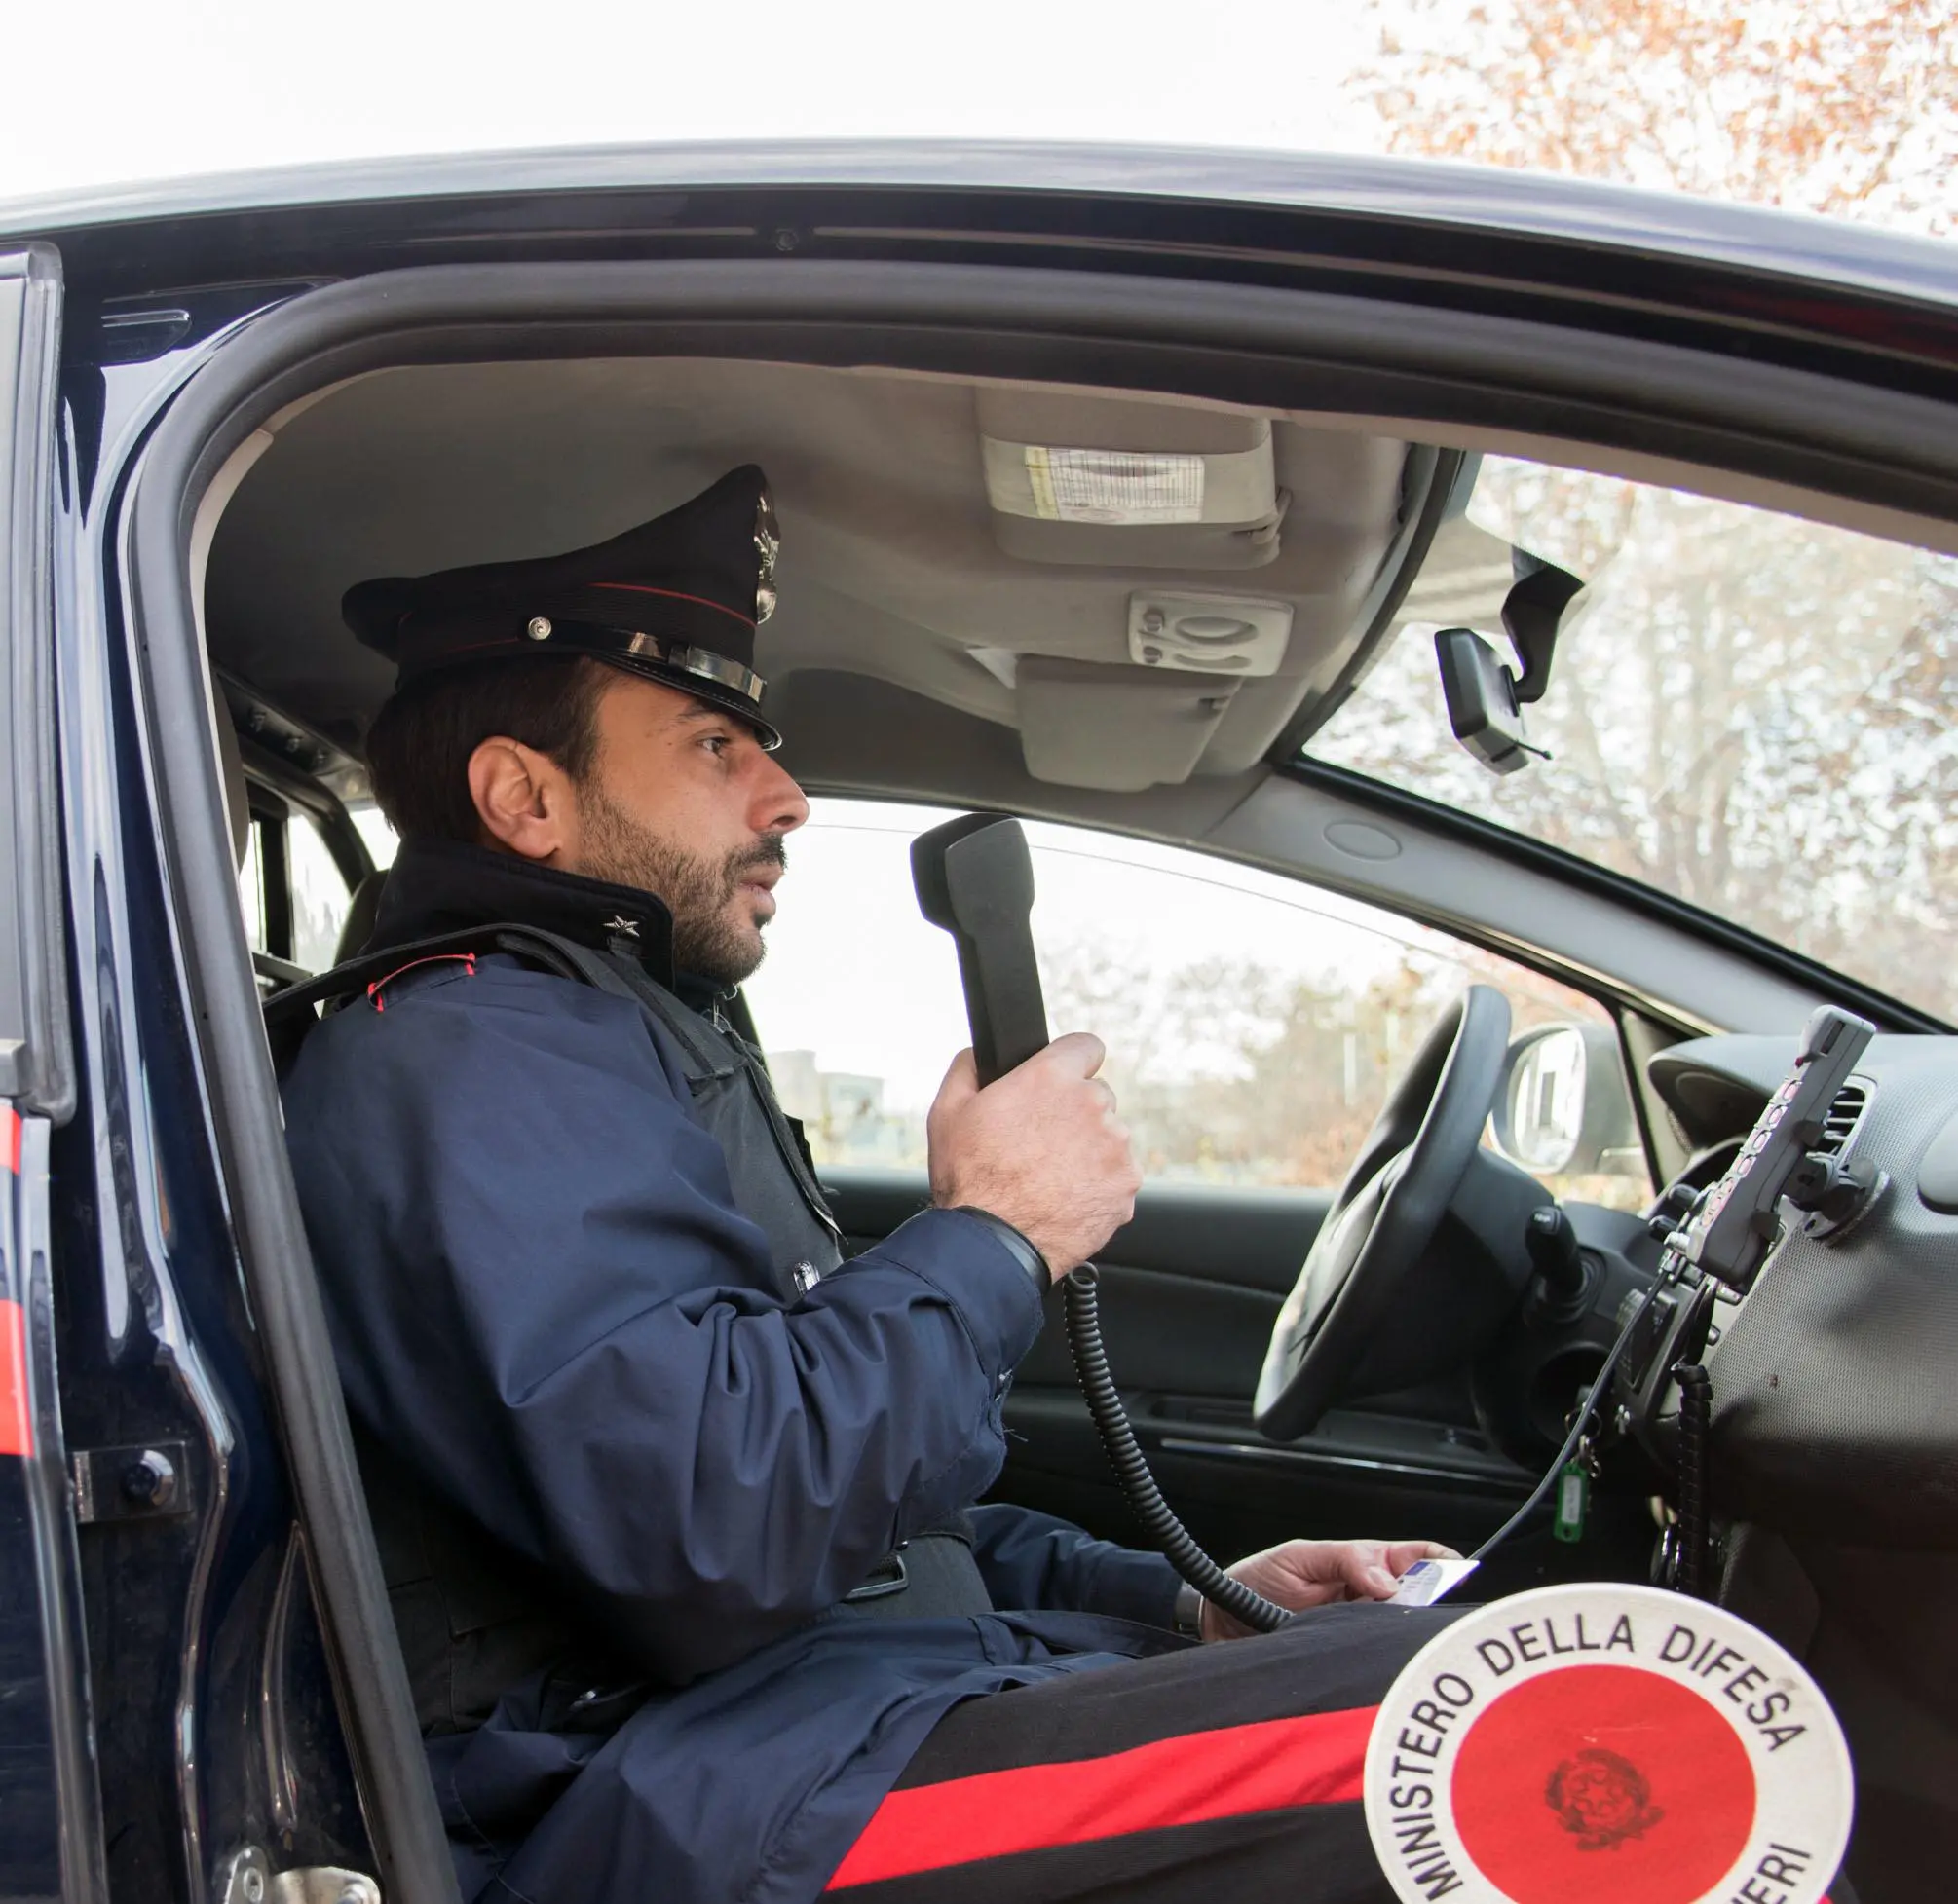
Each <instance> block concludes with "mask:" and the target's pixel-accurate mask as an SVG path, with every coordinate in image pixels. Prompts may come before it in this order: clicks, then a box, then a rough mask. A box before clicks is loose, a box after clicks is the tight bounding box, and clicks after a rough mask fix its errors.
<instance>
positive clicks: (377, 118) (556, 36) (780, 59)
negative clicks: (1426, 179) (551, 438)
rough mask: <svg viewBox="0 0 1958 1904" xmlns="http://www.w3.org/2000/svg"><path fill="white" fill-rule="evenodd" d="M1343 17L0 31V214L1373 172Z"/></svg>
mask: <svg viewBox="0 0 1958 1904" xmlns="http://www.w3.org/2000/svg"><path fill="white" fill-rule="evenodd" d="M1373 33H1374V28H1373V27H1372V26H1371V25H1369V23H1368V21H1367V19H1366V18H1365V17H1364V16H1363V14H1362V11H1361V9H1360V8H1359V7H1358V6H1357V5H1355V4H1352V3H1351V0H1346V4H1338V3H1337V0H1239V4H1238V5H1236V6H1233V7H1229V8H1218V7H1212V6H1206V5H1195V4H1175V0H1131V4H1127V5H1111V4H1106V0H980V4H978V5H975V6H967V7H957V8H943V7H927V6H921V5H919V4H918V0H903V3H902V4H898V3H897V0H820V4H810V0H799V4H796V5H784V4H781V0H736V3H735V4H733V5H726V4H722V5H709V4H697V5H692V6H675V5H673V4H671V0H666V4H658V3H657V0H656V4H652V5H648V4H646V0H543V3H540V0H529V3H528V4H523V5H512V4H509V0H478V3H477V4H472V5H468V6H463V5H453V4H441V0H331V4H328V5H325V6H318V7H282V6H268V5H266V4H265V0H254V3H253V4H242V3H241V0H181V3H180V4H178V5H175V6H169V7H163V6H158V5H157V4H155V0H139V3H138V0H94V4H92V5H89V6H85V7H84V6H65V7H63V6H56V5H53V4H50V0H17V4H15V5H14V6H12V7H10V8H8V9H7V10H6V24H5V28H4V34H5V38H4V45H5V48H6V56H7V57H6V63H7V67H8V70H9V72H10V74H11V75H12V77H13V80H14V84H13V85H12V86H10V87H9V89H8V92H9V97H8V104H7V110H6V112H5V113H4V114H0V199H7V198H17V197H24V196H27V195H30V194H37V193H41V192H46V191H53V190H57V189H60V188H62V187H69V186H78V185H89V184H104V183H110V182H114V181H121V180H128V179H140V178H159V177H165V176H171V175H177V174H183V173H190V172H200V171H212V170H231V169H236V168H246V167H257V166H269V165H284V164H293V163H300V162H307V161H317V160H325V159H344V158H373V157H378V156H383V155H388V154H396V153H410V152H445V151H481V150H494V149H499V148H504V147H513V146H540V145H584V144H608V143H639V142H646V141H655V140H682V139H717V138H796V137H817V136H820V137H836V136H844V137H858V138H874V137H914V138H916V137H999V138H1035V139H1091V140H1111V141H1118V142H1122V143H1129V144H1153V145H1178V144H1200V145H1258V146H1271V147H1282V148H1287V149H1292V150H1374V149H1377V148H1378V146H1379V144H1380V138H1379V131H1378V126H1377V122H1376V121H1375V120H1374V115H1373V113H1372V111H1371V110H1370V109H1369V108H1367V107H1365V106H1363V105H1359V104H1356V103H1355V102H1353V101H1352V100H1351V99H1349V98H1348V97H1346V96H1345V95H1344V94H1343V93H1342V91H1341V81H1342V80H1343V79H1344V77H1345V76H1346V75H1347V74H1348V73H1349V72H1350V71H1351V70H1352V69H1353V67H1354V66H1355V65H1356V64H1358V63H1359V62H1361V61H1362V60H1363V59H1364V58H1365V57H1366V56H1367V55H1368V54H1369V53H1370V52H1371V51H1372V45H1373Z"/></svg>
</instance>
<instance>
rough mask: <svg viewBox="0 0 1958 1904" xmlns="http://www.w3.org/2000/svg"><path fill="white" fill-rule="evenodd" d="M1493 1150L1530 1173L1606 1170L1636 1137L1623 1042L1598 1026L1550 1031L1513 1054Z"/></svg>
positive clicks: (1531, 1035) (1534, 1035) (1528, 1038)
mask: <svg viewBox="0 0 1958 1904" xmlns="http://www.w3.org/2000/svg"><path fill="white" fill-rule="evenodd" d="M1494 1121H1495V1143H1496V1148H1497V1149H1498V1150H1500V1151H1501V1152H1502V1154H1503V1155H1504V1156H1505V1157H1507V1158H1508V1159H1509V1160H1510V1162H1511V1163H1513V1164H1520V1165H1522V1166H1523V1168H1524V1169H1525V1170H1526V1171H1532V1172H1537V1173H1546V1174H1550V1175H1558V1174H1569V1175H1572V1176H1587V1175H1590V1174H1592V1173H1594V1172H1598V1171H1609V1170H1610V1169H1611V1164H1610V1162H1609V1161H1608V1159H1609V1157H1610V1153H1611V1152H1613V1151H1626V1150H1636V1149H1637V1148H1638V1129H1637V1127H1636V1126H1635V1124H1634V1122H1633V1118H1632V1102H1631V1100H1630V1098H1629V1097H1628V1096H1627V1095H1626V1091H1625V1073H1624V1069H1623V1065H1622V1063H1621V1060H1620V1057H1619V1051H1618V1040H1617V1038H1616V1037H1615V1036H1614V1035H1613V1034H1612V1033H1611V1032H1610V1031H1609V1030H1607V1029H1606V1028H1605V1027H1602V1026H1597V1025H1546V1026H1542V1027H1539V1028H1538V1029H1536V1030H1534V1031H1525V1033H1524V1035H1523V1036H1522V1037H1520V1038H1518V1039H1517V1040H1516V1042H1515V1043H1514V1044H1512V1045H1511V1046H1510V1048H1509V1057H1508V1059H1507V1060H1506V1061H1505V1063H1504V1065H1503V1076H1502V1084H1501V1086H1500V1087H1499V1088H1498V1090H1497V1092H1496V1099H1495V1111H1494Z"/></svg>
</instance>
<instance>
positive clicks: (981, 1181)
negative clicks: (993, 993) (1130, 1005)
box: [924, 1031, 1142, 1277]
mask: <svg viewBox="0 0 1958 1904" xmlns="http://www.w3.org/2000/svg"><path fill="white" fill-rule="evenodd" d="M1104 1056H1106V1054H1105V1053H1104V1051H1103V1049H1102V1041H1101V1039H1099V1038H1096V1037H1091V1036H1089V1035H1088V1033H1086V1032H1085V1031H1074V1032H1070V1033H1069V1034H1068V1035H1067V1036H1066V1037H1062V1038H1056V1039H1055V1040H1054V1042H1053V1043H1052V1044H1050V1045H1048V1046H1047V1047H1046V1049H1045V1050H1044V1051H1037V1052H1035V1054H1034V1056H1033V1057H1031V1058H1030V1059H1028V1060H1027V1062H1026V1063H1025V1064H1022V1065H1021V1066H1020V1067H1019V1068H1018V1069H1017V1070H1013V1071H1008V1072H1007V1073H1006V1075H1005V1076H1004V1077H1002V1078H1000V1079H998V1081H997V1082H995V1083H993V1084H989V1085H988V1086H987V1087H986V1088H985V1090H983V1091H982V1090H980V1089H979V1075H978V1072H977V1071H976V1070H974V1068H973V1064H972V1054H971V1053H970V1052H969V1051H961V1052H960V1054H959V1056H958V1057H957V1058H955V1059H954V1060H953V1061H952V1068H951V1069H950V1070H949V1071H947V1072H946V1074H945V1082H944V1083H943V1084H942V1085H940V1086H939V1088H938V1100H937V1101H936V1102H935V1103H934V1104H933V1105H932V1106H931V1115H930V1117H929V1118H928V1119H927V1120H926V1122H925V1127H924V1128H925V1138H926V1142H927V1144H928V1145H929V1148H930V1154H931V1200H932V1202H933V1203H935V1204H938V1205H939V1206H940V1207H941V1208H946V1209H950V1208H953V1207H955V1206H957V1205H960V1204H970V1205H972V1206H974V1207H975V1208H977V1209H979V1210H988V1211H991V1212H992V1213H993V1214H994V1215H995V1216H998V1217H1001V1218H1003V1219H1004V1220H1005V1221H1006V1222H1008V1223H1011V1224H1012V1225H1013V1227H1014V1228H1015V1229H1016V1230H1018V1231H1019V1232H1020V1233H1021V1234H1022V1235H1023V1236H1025V1237H1026V1238H1027V1239H1028V1240H1029V1241H1030V1242H1031V1243H1032V1244H1033V1245H1034V1247H1035V1249H1036V1250H1038V1251H1039V1252H1040V1253H1041V1255H1043V1256H1045V1257H1046V1259H1047V1267H1048V1268H1049V1269H1051V1270H1052V1271H1053V1273H1054V1274H1055V1276H1057V1277H1059V1276H1062V1275H1065V1274H1066V1273H1067V1272H1068V1271H1069V1270H1071V1269H1073V1267H1074V1265H1075V1264H1076V1263H1079V1262H1084V1261H1086V1260H1087V1258H1088V1257H1089V1256H1091V1255H1093V1254H1094V1252H1095V1251H1097V1250H1099V1249H1100V1248H1101V1247H1102V1245H1103V1244H1105V1243H1106V1242H1107V1241H1108V1240H1109V1238H1110V1237H1111V1236H1112V1235H1114V1233H1115V1231H1116V1230H1118V1229H1119V1228H1120V1227H1121V1226H1122V1224H1124V1223H1126V1222H1127V1221H1128V1220H1129V1218H1130V1217H1131V1216H1132V1215H1134V1214H1135V1207H1136V1191H1137V1190H1138V1189H1140V1188H1141V1187H1142V1173H1141V1172H1140V1171H1139V1170H1137V1168H1136V1160H1135V1154H1134V1152H1133V1151H1131V1150H1130V1148H1129V1134H1128V1131H1127V1128H1126V1127H1125V1126H1124V1125H1123V1124H1122V1122H1121V1120H1120V1119H1119V1118H1118V1117H1116V1115H1115V1094H1114V1093H1113V1092H1112V1091H1111V1090H1110V1089H1109V1087H1108V1086H1107V1085H1106V1084H1104V1083H1103V1082H1102V1080H1101V1079H1100V1078H1098V1077H1097V1076H1096V1075H1095V1073H1096V1072H1097V1071H1099V1070H1100V1069H1101V1067H1102V1059H1103V1058H1104Z"/></svg>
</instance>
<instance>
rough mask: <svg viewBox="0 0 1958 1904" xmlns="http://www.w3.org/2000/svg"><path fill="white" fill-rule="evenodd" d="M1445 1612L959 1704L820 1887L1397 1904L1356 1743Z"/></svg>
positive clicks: (1372, 1620) (909, 1895)
mask: <svg viewBox="0 0 1958 1904" xmlns="http://www.w3.org/2000/svg"><path fill="white" fill-rule="evenodd" d="M1456 1617H1457V1611H1456V1610H1455V1609H1451V1608H1445V1607H1432V1608H1418V1609H1416V1608H1410V1607H1392V1606H1374V1605H1354V1606H1337V1607H1327V1608H1324V1609H1322V1610H1321V1611H1319V1612H1316V1613H1314V1614H1311V1615H1309V1616H1308V1617H1307V1618H1306V1619H1304V1620H1302V1621H1299V1623H1297V1624H1294V1625H1292V1626H1290V1627H1287V1628H1285V1629H1284V1630H1283V1631H1280V1632H1277V1633H1271V1634H1267V1635H1264V1636H1262V1637H1260V1638H1255V1639H1241V1640H1233V1641H1231V1642H1229V1643H1228V1644H1225V1645H1217V1646H1200V1647H1190V1648H1188V1649H1186V1650H1184V1651H1181V1652H1176V1653H1168V1654H1162V1655H1158V1656H1157V1657H1155V1658H1153V1659H1148V1660H1139V1661H1130V1662H1126V1663H1124V1664H1121V1665H1115V1666H1109V1667H1107V1668H1105V1669H1102V1670H1098V1671H1092V1672H1081V1673H1071V1674H1068V1675H1066V1676H1065V1677H1062V1678H1057V1679H1050V1680H1046V1681H1043V1682H1041V1683H1040V1684H1038V1685H1035V1686H1028V1687H1022V1688H1020V1689H1019V1690H1017V1691H1013V1692H1006V1693H996V1694H993V1695H992V1696H990V1697H989V1698H986V1699H970V1700H967V1701H966V1702H965V1703H964V1704H962V1705H959V1706H955V1707H954V1708H953V1709H952V1711H951V1712H949V1713H947V1714H946V1716H945V1717H944V1718H943V1719H941V1720H940V1721H939V1722H938V1725H937V1726H936V1727H935V1728H934V1729H933V1731H932V1732H931V1734H930V1735H929V1736H928V1737H927V1738H926V1739H925V1741H924V1743H923V1746H922V1747H920V1749H919V1750H918V1752H917V1753H916V1754H915V1755H914V1756H913V1758H912V1760H911V1763H910V1764H909V1766H907V1767H906V1769H905V1772H904V1774H903V1776H902V1777H901V1778H900V1779H899V1780H898V1782H897V1785H896V1788H895V1789H894V1790H893V1791H891V1793H890V1794H889V1796H888V1797H886V1798H885V1801H884V1803H883V1805H882V1806H881V1807H880V1808H879V1810H878V1811H877V1813H876V1815H875V1816H874V1817H873V1818H872V1819H871V1821H870V1823H869V1825H868V1826H867V1827H866V1828H865V1830H864V1832H863V1835H862V1837H861V1838H859V1839H858V1840H857V1842H856V1844H855V1846H854V1847H853V1848H851V1850H850V1852H849V1854H848V1856H847V1857H846V1858H845V1859H844V1861H843V1863H842V1865H841V1866H840V1867H839V1868H838V1870H837V1873H836V1875H835V1877H834V1878H833V1879H832V1880H831V1881H830V1885H829V1894H832V1895H834V1896H835V1898H836V1899H837V1904H914V1900H915V1901H916V1904H924V1900H927V1899H929V1900H931V1901H932V1904H1000V1900H1007V1899H1010V1900H1013V1904H1062V1900H1070V1901H1072V1900H1074V1899H1089V1898H1094V1899H1108V1900H1110V1904H1114V1901H1115V1900H1120V1901H1121V1904H1157V1901H1158V1900H1160V1901H1161V1904H1169V1901H1170V1900H1175V1904H1191V1900H1192V1899H1196V1898H1204V1897H1228V1898H1230V1899H1231V1900H1232V1904H1262V1900H1264V1899H1267V1898H1269V1899H1272V1900H1279V1899H1282V1900H1284V1904H1391V1900H1392V1898H1393V1891H1392V1890H1391V1888H1390V1887H1389V1886H1388V1884H1387V1881H1386V1879H1385V1878H1384V1877H1382V1876H1381V1874H1380V1868H1379V1864H1378V1862H1377V1861H1376V1860H1375V1858H1374V1851H1373V1847H1372V1845H1371V1843H1370V1842H1369V1840H1368V1836H1367V1825H1366V1820H1365V1818H1364V1816H1363V1815H1362V1812H1361V1805H1360V1791H1361V1773H1362V1768H1363V1766H1364V1762H1365V1758H1366V1750H1367V1735H1368V1730H1369V1728H1370V1727H1371V1726H1372V1724H1373V1719H1374V1708H1375V1707H1376V1706H1377V1705H1378V1703H1379V1700H1380V1699H1381V1697H1382V1696H1383V1695H1384V1694H1385V1692H1386V1690H1387V1688H1388V1687H1389V1686H1390V1685H1391V1684H1392V1683H1393V1680H1394V1677H1395V1675H1396V1674H1397V1673H1398V1672H1399V1671H1400V1669H1401V1667H1402V1666H1403V1665H1405V1664H1406V1663H1407V1661H1408V1660H1409V1659H1410V1658H1412V1655H1413V1654H1414V1653H1415V1652H1416V1651H1417V1650H1418V1649H1419V1648H1420V1647H1421V1646H1422V1645H1423V1644H1425V1643H1426V1641H1427V1640H1428V1639H1430V1638H1431V1637H1432V1636H1433V1635H1434V1634H1435V1633H1436V1632H1438V1631H1439V1630H1440V1629H1441V1628H1442V1627H1443V1626H1444V1625H1446V1624H1448V1623H1449V1622H1450V1620H1452V1619H1454V1618H1456Z"/></svg>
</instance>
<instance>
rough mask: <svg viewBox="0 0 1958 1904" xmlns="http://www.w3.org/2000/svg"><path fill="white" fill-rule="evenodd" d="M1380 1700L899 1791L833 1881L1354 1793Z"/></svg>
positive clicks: (1336, 1799)
mask: <svg viewBox="0 0 1958 1904" xmlns="http://www.w3.org/2000/svg"><path fill="white" fill-rule="evenodd" d="M1378 1709H1379V1708H1378V1707H1377V1706H1371V1705H1370V1706H1365V1707H1362V1708H1356V1709H1354V1710H1352V1711H1347V1712H1313V1713H1307V1714H1305V1715H1304V1716H1303V1717H1300V1718H1296V1719H1266V1720H1262V1721H1261V1722H1260V1723H1259V1724H1257V1725H1252V1726H1226V1727H1223V1728H1221V1729H1219V1730H1218V1731H1216V1732H1201V1733H1186V1734H1184V1735H1182V1736H1180V1737H1176V1738H1165V1739H1159V1740H1157V1741H1156V1742H1155V1743H1154V1744H1152V1745H1138V1746H1136V1747H1135V1748H1134V1749H1133V1750H1131V1751H1127V1752H1114V1753H1111V1754H1110V1755H1109V1756H1108V1757H1107V1758H1105V1759H1076V1760H1073V1761H1069V1762H1064V1763H1062V1764H1059V1765H1029V1766H1015V1767H1013V1768H1011V1769H1010V1770H1008V1771H1005V1772H982V1773H975V1774H974V1775H973V1776H972V1777H970V1778H948V1779H946V1780H944V1781H943V1782H942V1783H940V1784H936V1785H914V1786H912V1787H911V1788H910V1789H909V1790H906V1791H899V1792H892V1793H890V1795H889V1796H888V1797H887V1798H885V1801H884V1803H883V1804H882V1805H880V1806H879V1807H878V1809H877V1813H876V1815H875V1816H874V1817H873V1818H872V1819H871V1821H870V1823H869V1824H868V1825H866V1826H865V1827H864V1831H863V1836H862V1837H861V1838H859V1839H858V1840H857V1841H856V1843H855V1844H854V1845H853V1846H852V1847H851V1848H850V1851H849V1855H848V1856H847V1857H846V1858H845V1859H844V1861H843V1863H842V1864H840V1865H839V1866H838V1867H837V1873H836V1876H835V1877H834V1878H832V1879H831V1880H830V1882H829V1888H830V1889H831V1890H842V1889H845V1888H847V1886H849V1885H869V1884H876V1883H877V1882H879V1881H880V1880H881V1879H885V1878H903V1877H908V1876H910V1875H911V1874H912V1873H913V1872H917V1871H937V1870H942V1869H943V1868H944V1867H946V1866H948V1865H954V1864H970V1863H972V1862H973V1861H974V1860H975V1859H978V1858H989V1857H1007V1856H1010V1855H1011V1854H1012V1853H1014V1852H1016V1851H1039V1850H1045V1849H1047V1848H1050V1847H1052V1846H1056V1845H1085V1844H1089V1843H1091V1842H1093V1841H1094V1840H1095V1839H1098V1838H1122V1837H1126V1836H1127V1835H1128V1834H1129V1833H1131V1832H1137V1831H1159V1830H1161V1829H1163V1828H1164V1827H1166V1826H1170V1825H1192V1824H1200V1823H1202V1822H1203V1821H1204V1820H1205V1819H1208V1818H1229V1817H1236V1816H1239V1815H1241V1814H1243V1813H1245V1812H1250V1811H1283V1810H1285V1809H1286V1808H1288V1807H1291V1806H1295V1805H1338V1804H1344V1803H1347V1802H1351V1801H1356V1800H1357V1799H1358V1798H1359V1797H1360V1793H1361V1781H1362V1774H1363V1773H1364V1770H1365V1766H1366V1758H1367V1736H1368V1734H1369V1733H1370V1732H1372V1730H1373V1726H1374V1713H1375V1712H1376V1711H1377V1710H1378Z"/></svg>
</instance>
